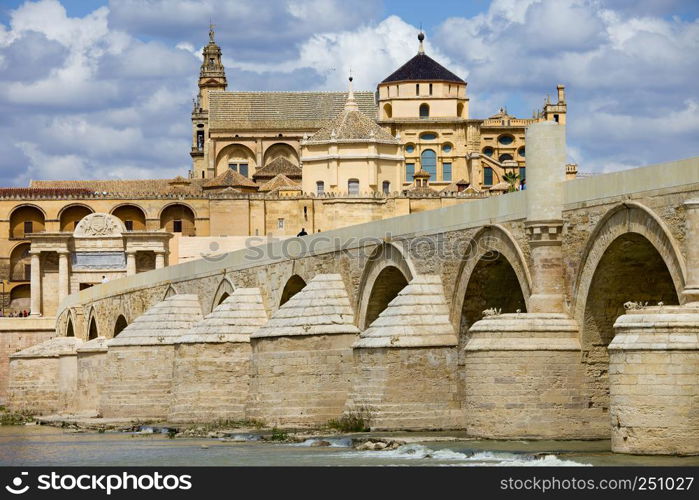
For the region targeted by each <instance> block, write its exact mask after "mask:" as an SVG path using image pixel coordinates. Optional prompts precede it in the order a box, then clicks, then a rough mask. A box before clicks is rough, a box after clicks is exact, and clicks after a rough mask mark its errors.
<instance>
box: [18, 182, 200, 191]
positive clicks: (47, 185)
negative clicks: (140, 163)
mask: <svg viewBox="0 0 699 500" xmlns="http://www.w3.org/2000/svg"><path fill="white" fill-rule="evenodd" d="M183 180H186V181H189V182H188V183H187V184H180V183H179V182H178V181H177V180H175V182H174V185H173V179H133V180H122V179H110V180H94V181H92V180H79V181H77V180H76V181H31V182H30V183H29V187H30V188H39V189H84V190H88V191H90V193H100V194H101V193H107V194H121V195H151V194H171V193H173V192H179V193H181V192H184V193H188V194H200V193H201V184H202V180H203V179H183Z"/></svg>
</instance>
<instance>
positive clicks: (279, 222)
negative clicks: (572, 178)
mask: <svg viewBox="0 0 699 500" xmlns="http://www.w3.org/2000/svg"><path fill="white" fill-rule="evenodd" d="M277 229H284V219H277Z"/></svg>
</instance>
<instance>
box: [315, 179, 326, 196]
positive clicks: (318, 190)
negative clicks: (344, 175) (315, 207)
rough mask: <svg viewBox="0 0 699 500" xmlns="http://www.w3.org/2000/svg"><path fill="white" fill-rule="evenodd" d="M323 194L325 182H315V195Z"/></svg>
mask: <svg viewBox="0 0 699 500" xmlns="http://www.w3.org/2000/svg"><path fill="white" fill-rule="evenodd" d="M323 194H325V183H324V182H323V181H318V182H316V195H318V196H320V195H323Z"/></svg>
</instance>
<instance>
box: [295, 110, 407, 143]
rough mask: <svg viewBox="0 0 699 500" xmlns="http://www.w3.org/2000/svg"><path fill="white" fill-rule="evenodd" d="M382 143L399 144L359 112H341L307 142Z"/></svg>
mask: <svg viewBox="0 0 699 500" xmlns="http://www.w3.org/2000/svg"><path fill="white" fill-rule="evenodd" d="M334 139H336V140H358V141H371V140H377V141H384V142H392V143H395V144H399V142H400V141H398V139H396V138H395V137H393V136H392V135H391V134H389V133H388V132H386V131H385V130H384V129H382V128H381V127H379V126H378V125H377V124H376V122H375V121H374V120H373V119H371V118H369V117H368V116H367V115H365V114H364V113H362V112H361V111H354V110H343V111H342V112H341V113H340V114H338V115H337V116H336V117H335V118H334V119H333V120H332V121H331V122H330V123H328V124H327V125H325V126H324V127H323V128H321V129H320V130H319V131H318V132H316V133H315V134H313V135H312V136H311V137H310V138H309V139H308V142H325V141H331V140H334Z"/></svg>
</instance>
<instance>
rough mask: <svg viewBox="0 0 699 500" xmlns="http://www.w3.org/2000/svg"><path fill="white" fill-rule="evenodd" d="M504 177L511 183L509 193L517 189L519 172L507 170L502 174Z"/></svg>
mask: <svg viewBox="0 0 699 500" xmlns="http://www.w3.org/2000/svg"><path fill="white" fill-rule="evenodd" d="M502 179H503V180H504V181H505V182H507V183H508V184H509V185H510V187H509V188H508V189H507V192H508V193H511V192H513V191H517V181H519V174H515V173H514V172H507V173H506V174H505V175H503V176H502Z"/></svg>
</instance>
